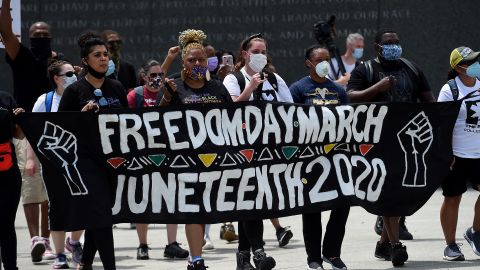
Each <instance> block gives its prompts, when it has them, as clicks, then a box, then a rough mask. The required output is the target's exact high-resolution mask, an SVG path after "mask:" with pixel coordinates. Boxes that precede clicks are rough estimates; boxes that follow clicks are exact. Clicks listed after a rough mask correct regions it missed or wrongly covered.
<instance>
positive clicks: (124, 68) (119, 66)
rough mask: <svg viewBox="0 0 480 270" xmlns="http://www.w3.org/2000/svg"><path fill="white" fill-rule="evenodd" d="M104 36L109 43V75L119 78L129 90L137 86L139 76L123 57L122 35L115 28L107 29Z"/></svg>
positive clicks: (112, 77)
mask: <svg viewBox="0 0 480 270" xmlns="http://www.w3.org/2000/svg"><path fill="white" fill-rule="evenodd" d="M102 38H103V40H104V41H105V42H106V43H107V48H108V52H109V53H110V60H109V66H108V70H107V73H106V75H107V77H109V78H110V79H115V80H118V81H119V82H121V83H122V85H123V87H124V88H125V89H127V90H131V89H133V88H134V87H135V86H137V76H136V73H135V68H134V67H133V65H132V64H130V63H128V62H127V61H125V60H123V59H121V51H122V45H123V41H122V39H121V37H120V35H119V34H118V33H117V32H115V31H113V30H105V31H103V32H102Z"/></svg>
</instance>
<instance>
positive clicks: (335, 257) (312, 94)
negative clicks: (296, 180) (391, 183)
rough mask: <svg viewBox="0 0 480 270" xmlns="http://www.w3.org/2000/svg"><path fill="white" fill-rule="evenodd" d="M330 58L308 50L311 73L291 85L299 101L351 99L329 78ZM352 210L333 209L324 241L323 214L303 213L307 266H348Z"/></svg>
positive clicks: (325, 52)
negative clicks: (344, 255) (345, 248)
mask: <svg viewBox="0 0 480 270" xmlns="http://www.w3.org/2000/svg"><path fill="white" fill-rule="evenodd" d="M329 60H330V55H329V52H328V50H327V49H325V48H323V47H321V46H319V45H315V46H312V47H310V48H308V49H307V50H306V52H305V66H306V67H307V68H308V70H309V75H308V76H306V77H304V78H302V79H300V80H298V81H296V82H294V83H293V84H292V85H291V86H290V92H291V93H292V97H293V101H294V102H295V103H303V104H309V105H329V104H346V103H347V94H346V93H345V90H344V89H343V88H342V87H340V86H339V85H337V84H336V83H334V82H332V81H331V80H330V79H328V78H327V74H328V71H329V68H328V66H329V63H328V61H329ZM349 212H350V207H349V206H344V207H339V208H336V209H334V210H332V211H331V213H330V219H329V221H328V224H327V226H326V231H325V238H324V240H323V244H322V214H321V213H305V214H303V215H302V218H303V238H304V241H305V250H306V252H307V255H308V258H307V263H308V266H307V269H309V270H320V269H323V265H322V264H323V261H325V262H327V263H329V264H331V265H332V267H333V269H347V267H346V266H345V264H344V263H343V261H342V259H340V253H341V247H342V242H343V237H344V236H345V225H346V223H347V219H348V214H349ZM322 245H323V253H322Z"/></svg>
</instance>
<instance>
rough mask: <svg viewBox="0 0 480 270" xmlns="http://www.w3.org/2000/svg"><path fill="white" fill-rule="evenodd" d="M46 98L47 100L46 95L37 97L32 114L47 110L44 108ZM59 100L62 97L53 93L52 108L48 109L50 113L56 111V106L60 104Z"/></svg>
mask: <svg viewBox="0 0 480 270" xmlns="http://www.w3.org/2000/svg"><path fill="white" fill-rule="evenodd" d="M46 98H47V94H42V95H41V96H39V97H38V99H37V101H36V102H35V105H33V109H32V112H46V111H47V108H46V107H45V99H46ZM61 99H62V96H60V95H59V94H57V92H56V91H55V93H54V94H53V98H52V108H51V109H50V112H56V111H58V105H59V104H60V100H61Z"/></svg>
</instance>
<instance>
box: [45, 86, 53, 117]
mask: <svg viewBox="0 0 480 270" xmlns="http://www.w3.org/2000/svg"><path fill="white" fill-rule="evenodd" d="M54 94H55V90H52V91H50V92H48V93H47V94H46V96H45V112H51V111H52V103H53V95H54Z"/></svg>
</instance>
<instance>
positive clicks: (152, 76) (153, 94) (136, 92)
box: [127, 60, 189, 260]
mask: <svg viewBox="0 0 480 270" xmlns="http://www.w3.org/2000/svg"><path fill="white" fill-rule="evenodd" d="M142 70H143V73H142V74H141V76H142V78H143V81H144V82H145V85H142V86H139V87H135V88H134V89H133V90H132V91H130V93H128V95H127V100H128V106H129V107H130V108H141V107H153V106H158V105H160V100H161V99H162V96H163V93H164V91H165V86H164V82H166V83H168V84H169V85H170V87H171V88H176V85H175V84H174V83H173V80H169V79H165V72H164V71H163V69H162V67H161V66H160V63H159V62H157V61H156V60H150V61H148V62H147V63H145V64H144V65H143V66H142ZM177 228H178V225H177V224H167V241H168V245H166V246H165V250H164V252H163V256H164V257H166V258H171V259H175V258H181V259H184V258H187V257H188V255H189V253H188V250H185V249H183V248H181V247H180V244H179V243H178V242H177ZM136 229H137V235H138V240H139V242H140V244H139V247H138V248H137V260H148V259H150V257H149V254H148V250H149V249H150V248H149V246H148V244H147V243H148V242H147V232H148V224H141V223H137V224H136Z"/></svg>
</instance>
